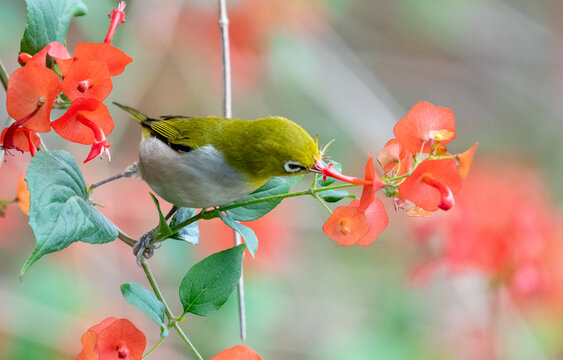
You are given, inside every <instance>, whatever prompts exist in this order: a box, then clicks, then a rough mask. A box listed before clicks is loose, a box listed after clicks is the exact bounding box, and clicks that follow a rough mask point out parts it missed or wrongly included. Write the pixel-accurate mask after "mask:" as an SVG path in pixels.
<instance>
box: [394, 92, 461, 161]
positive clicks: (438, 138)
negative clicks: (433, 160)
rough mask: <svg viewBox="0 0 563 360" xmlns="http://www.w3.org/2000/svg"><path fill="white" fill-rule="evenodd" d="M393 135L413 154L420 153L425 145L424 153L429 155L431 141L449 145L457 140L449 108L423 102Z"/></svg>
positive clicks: (413, 109)
mask: <svg viewBox="0 0 563 360" xmlns="http://www.w3.org/2000/svg"><path fill="white" fill-rule="evenodd" d="M393 133H394V134H395V137H396V138H397V140H399V141H400V142H401V144H403V146H404V147H405V148H407V150H409V151H410V152H411V153H413V154H416V153H419V152H420V151H421V149H423V148H422V144H423V143H424V149H423V150H422V152H424V153H428V152H430V148H431V140H432V141H434V142H439V143H440V144H447V143H449V142H450V141H452V140H453V139H455V119H454V114H453V113H452V111H451V110H450V109H448V108H445V107H442V106H435V105H432V104H431V103H429V102H426V101H421V102H418V103H416V104H415V105H414V106H413V108H412V109H411V110H410V111H409V112H408V113H407V115H406V116H405V117H404V118H402V119H401V120H399V122H397V124H395V127H394V128H393Z"/></svg>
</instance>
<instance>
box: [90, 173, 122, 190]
mask: <svg viewBox="0 0 563 360" xmlns="http://www.w3.org/2000/svg"><path fill="white" fill-rule="evenodd" d="M124 176H125V175H124V174H123V173H121V174H117V175H114V176H112V177H109V178H107V179H105V180H102V181H99V182H97V183H95V184H92V185H90V189H95V188H97V187H98V186H102V185H104V184H106V183H108V182H110V181H113V180H117V179H121V178H122V177H124Z"/></svg>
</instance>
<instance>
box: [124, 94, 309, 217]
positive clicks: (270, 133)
mask: <svg viewBox="0 0 563 360" xmlns="http://www.w3.org/2000/svg"><path fill="white" fill-rule="evenodd" d="M115 104H116V105H117V106H119V107H120V108H122V109H123V110H125V111H126V112H128V113H129V114H131V115H132V116H133V118H135V119H136V120H137V121H138V122H139V123H140V124H141V126H142V127H143V132H142V140H141V144H140V146H139V170H140V173H141V177H142V179H143V180H144V181H146V182H147V183H148V184H149V186H150V187H151V188H152V189H153V190H154V192H155V193H157V194H158V195H159V196H160V197H162V198H163V199H165V200H166V201H168V202H170V203H172V204H174V205H176V206H183V207H192V208H207V207H211V206H218V205H223V204H226V203H229V202H231V201H234V200H237V199H239V198H241V197H243V196H245V195H247V194H249V193H251V192H252V191H254V190H256V189H257V188H259V187H260V186H262V185H263V184H264V183H265V182H266V181H267V180H268V179H270V178H271V177H274V176H292V175H298V174H301V173H304V172H307V171H315V161H316V160H315V159H319V158H320V155H319V150H318V144H317V143H316V142H315V141H314V140H313V138H311V136H310V135H309V134H308V133H307V132H306V131H305V130H304V129H303V128H302V127H301V126H299V125H297V124H296V123H294V122H292V121H290V120H288V119H285V118H283V117H278V116H270V117H266V118H262V119H257V120H239V119H230V118H221V117H205V118H195V117H185V116H162V117H160V118H159V119H152V118H149V117H147V116H145V115H143V114H141V113H140V112H138V111H137V110H134V109H132V108H130V107H128V106H123V105H120V104H117V103H115Z"/></svg>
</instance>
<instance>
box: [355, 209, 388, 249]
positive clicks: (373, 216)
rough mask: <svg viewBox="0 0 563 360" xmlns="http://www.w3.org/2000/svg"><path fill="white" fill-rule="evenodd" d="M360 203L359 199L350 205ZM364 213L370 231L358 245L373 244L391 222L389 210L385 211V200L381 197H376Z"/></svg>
mask: <svg viewBox="0 0 563 360" xmlns="http://www.w3.org/2000/svg"><path fill="white" fill-rule="evenodd" d="M356 202H357V205H356ZM359 205H360V201H358V200H354V201H352V202H351V203H350V206H359ZM364 214H365V217H366V222H367V224H368V227H369V231H368V233H367V234H365V235H364V236H363V237H362V238H360V239H359V240H358V241H357V242H356V245H358V246H368V245H369V244H371V243H372V242H373V241H374V240H375V239H376V238H377V237H378V236H379V234H381V233H382V232H383V230H385V228H386V227H387V225H388V224H389V216H388V215H387V211H385V206H384V205H383V201H381V199H378V198H375V199H374V201H372V202H371V203H370V205H369V207H368V208H367V209H366V210H365V211H364Z"/></svg>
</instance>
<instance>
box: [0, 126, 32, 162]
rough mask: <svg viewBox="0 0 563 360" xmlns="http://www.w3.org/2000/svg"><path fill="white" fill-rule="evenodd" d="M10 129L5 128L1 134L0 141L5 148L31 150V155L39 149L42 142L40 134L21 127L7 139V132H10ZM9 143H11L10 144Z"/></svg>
mask: <svg viewBox="0 0 563 360" xmlns="http://www.w3.org/2000/svg"><path fill="white" fill-rule="evenodd" d="M9 129H10V128H6V129H4V131H2V135H1V136H0V142H1V143H2V144H3V148H5V149H13V148H16V149H18V150H20V151H25V152H30V153H32V154H31V155H32V156H33V155H34V152H35V151H36V150H37V148H38V147H39V144H40V143H41V139H40V138H39V136H37V134H36V133H35V132H33V131H31V130H28V129H26V128H22V127H19V128H17V129H15V130H14V132H13V134H12V139H11V140H7V139H6V134H8V130H9ZM8 136H9V135H8ZM30 140H31V141H30ZM8 143H10V145H9V146H8Z"/></svg>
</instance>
